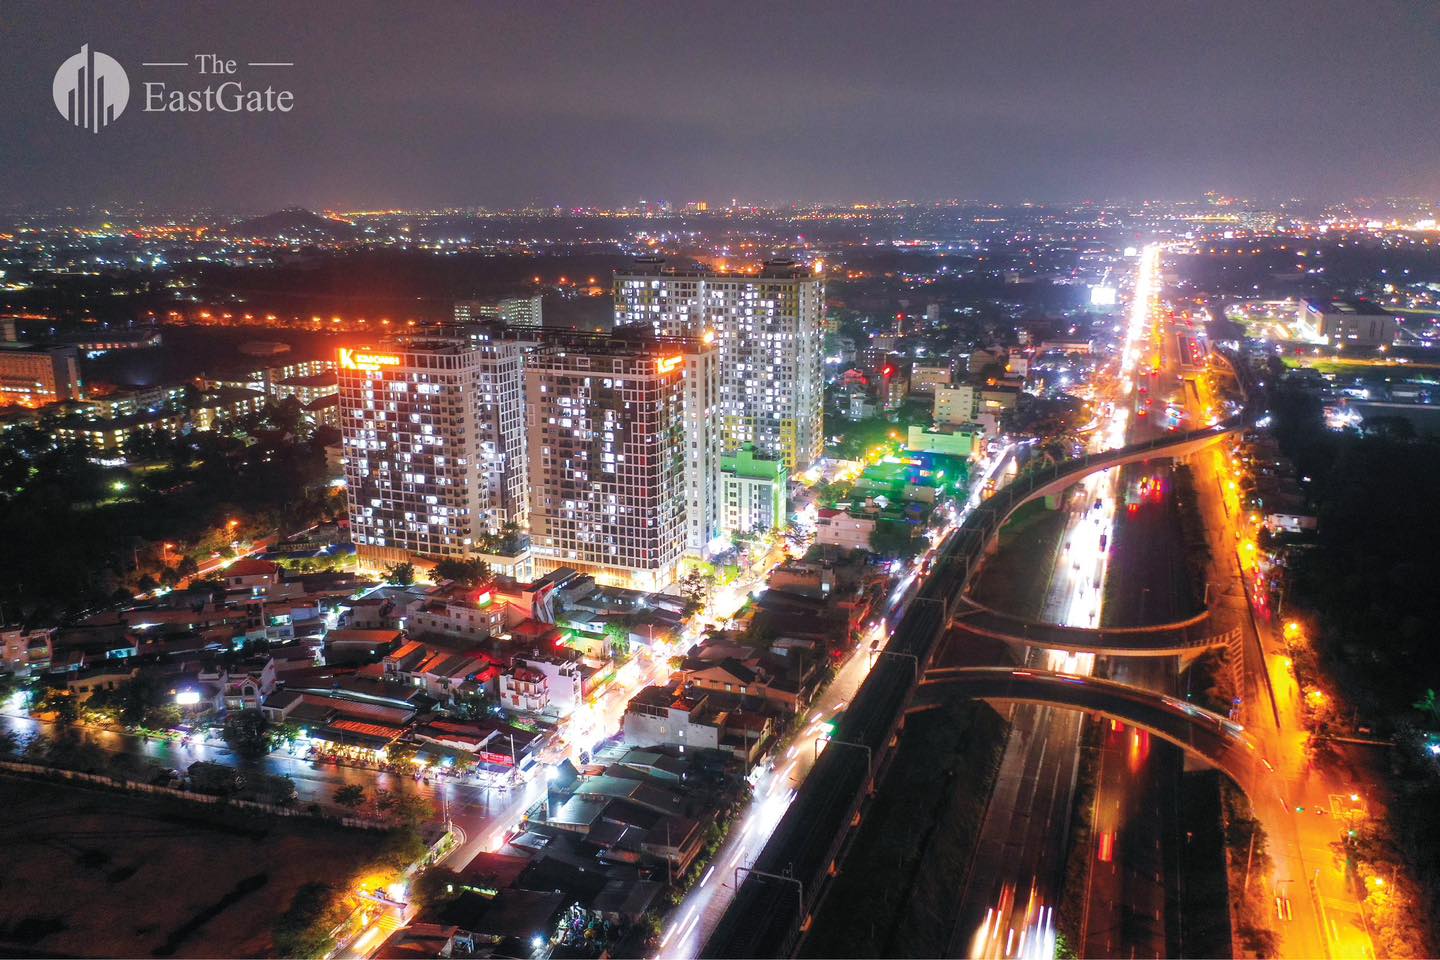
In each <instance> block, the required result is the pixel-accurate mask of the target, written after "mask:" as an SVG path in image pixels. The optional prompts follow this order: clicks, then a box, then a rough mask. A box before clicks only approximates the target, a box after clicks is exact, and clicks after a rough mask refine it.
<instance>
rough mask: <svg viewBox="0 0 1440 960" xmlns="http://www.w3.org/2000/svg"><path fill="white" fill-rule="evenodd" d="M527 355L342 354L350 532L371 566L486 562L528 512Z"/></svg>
mask: <svg viewBox="0 0 1440 960" xmlns="http://www.w3.org/2000/svg"><path fill="white" fill-rule="evenodd" d="M520 377H521V357H520V353H519V349H518V348H517V347H515V346H514V345H511V344H488V345H473V344H469V343H466V342H465V341H463V340H454V339H446V338H438V339H415V340H406V341H396V342H395V343H393V344H390V345H388V346H385V347H383V348H381V349H378V350H371V349H368V348H358V347H357V348H341V350H340V354H339V387H340V429H341V434H342V441H343V443H344V450H345V481H346V488H347V493H348V495H349V500H350V526H351V535H352V538H353V540H354V543H355V547H356V553H357V555H358V556H359V557H360V559H361V561H362V562H368V563H369V564H371V565H372V566H375V565H382V564H385V563H392V562H397V561H400V560H405V559H408V558H410V557H422V558H439V557H461V556H466V555H468V554H472V553H476V552H478V550H477V544H478V542H479V540H480V538H482V537H484V536H486V535H488V534H494V533H496V532H498V531H499V530H500V529H501V527H503V526H504V525H505V524H506V523H508V522H515V523H517V524H521V525H523V524H524V522H525V514H526V499H525V495H524V493H525V489H526V476H525V472H526V469H527V463H526V457H525V431H524V424H523V420H522V416H521V401H520V396H521V394H520V383H521V379H520Z"/></svg>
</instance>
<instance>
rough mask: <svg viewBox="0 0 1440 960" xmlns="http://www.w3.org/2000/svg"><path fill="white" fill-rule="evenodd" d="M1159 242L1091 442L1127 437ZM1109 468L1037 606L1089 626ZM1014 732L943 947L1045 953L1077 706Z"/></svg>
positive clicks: (1037, 658)
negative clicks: (1136, 370) (1075, 708)
mask: <svg viewBox="0 0 1440 960" xmlns="http://www.w3.org/2000/svg"><path fill="white" fill-rule="evenodd" d="M1157 268H1158V250H1156V249H1155V248H1153V247H1151V248H1147V250H1146V252H1145V254H1144V255H1143V256H1142V259H1141V264H1140V268H1139V270H1138V271H1137V274H1136V283H1135V290H1134V293H1133V296H1132V304H1131V308H1130V313H1129V321H1128V324H1127V329H1126V335H1125V341H1124V343H1123V344H1122V346H1121V353H1120V357H1119V360H1118V362H1117V364H1116V367H1117V369H1116V373H1115V375H1114V377H1113V378H1110V377H1106V378H1103V382H1101V383H1100V384H1099V385H1098V389H1097V390H1096V391H1095V396H1094V398H1093V399H1095V400H1097V401H1098V402H1100V403H1101V409H1102V411H1103V412H1102V413H1101V415H1100V416H1098V417H1097V422H1096V425H1095V427H1096V428H1095V429H1094V430H1093V432H1091V434H1090V438H1089V447H1090V450H1091V452H1099V451H1103V450H1107V449H1116V448H1119V447H1122V446H1124V445H1125V444H1126V443H1127V441H1128V440H1130V439H1141V438H1132V437H1131V433H1132V431H1131V429H1130V425H1131V421H1132V418H1131V416H1130V412H1129V411H1130V409H1131V408H1130V406H1129V405H1128V401H1129V397H1130V395H1131V393H1132V391H1133V376H1134V371H1135V369H1136V365H1137V363H1138V358H1139V356H1140V352H1141V349H1142V344H1143V343H1144V340H1145V337H1146V335H1147V331H1148V311H1149V305H1150V302H1151V299H1152V291H1153V286H1152V285H1153V282H1154V280H1155V279H1156V275H1157ZM1121 473H1122V471H1121V470H1118V469H1111V470H1106V471H1103V472H1100V473H1095V474H1092V475H1090V476H1087V477H1085V478H1084V479H1083V480H1082V481H1081V482H1080V483H1078V484H1077V485H1076V486H1075V487H1074V488H1073V489H1072V490H1070V491H1068V492H1067V493H1066V495H1065V498H1064V499H1063V500H1062V502H1061V505H1060V506H1061V509H1064V510H1065V511H1066V512H1067V518H1066V526H1065V532H1064V535H1063V536H1064V541H1063V544H1062V547H1061V549H1060V550H1059V552H1058V553H1057V555H1056V556H1055V557H1054V558H1053V560H1052V561H1051V562H1052V570H1051V573H1050V578H1049V584H1048V587H1047V590H1046V598H1045V602H1044V605H1043V608H1042V609H1041V610H1040V611H1039V616H1038V617H1037V618H1036V619H1037V620H1039V621H1042V622H1046V623H1054V624H1059V625H1062V626H1068V627H1085V628H1095V627H1098V626H1100V624H1101V622H1102V619H1101V618H1102V615H1103V605H1104V595H1105V583H1106V579H1107V576H1108V574H1109V567H1110V562H1111V554H1112V551H1111V550H1110V549H1109V546H1110V541H1111V540H1112V539H1113V537H1114V532H1115V515H1116V510H1117V509H1118V508H1119V505H1120V499H1121V498H1120V497H1119V493H1120V482H1119V481H1120V476H1121ZM1027 663H1030V664H1032V665H1035V666H1037V667H1043V668H1044V669H1046V670H1052V671H1061V672H1064V673H1066V674H1069V675H1075V676H1086V675H1088V674H1090V673H1091V672H1092V671H1093V670H1094V668H1095V657H1094V655H1093V654H1090V653H1081V652H1070V651H1064V650H1045V649H1040V648H1032V649H1031V650H1030V651H1029V653H1028V654H1027ZM1010 721H1011V725H1012V726H1011V732H1010V736H1009V739H1008V741H1007V743H1006V749H1005V753H1004V756H1003V757H1002V760H1001V765H1000V771H999V773H998V775H997V779H996V785H995V790H994V792H993V794H992V795H991V798H990V802H989V805H988V806H987V808H986V814H985V819H984V822H983V823H982V824H981V829H980V836H979V839H978V840H977V844H976V852H975V856H974V859H973V861H972V863H971V865H970V868H969V870H968V871H967V874H966V879H965V882H964V884H963V885H962V888H961V892H960V897H959V901H958V904H957V910H956V922H955V926H954V928H953V930H952V933H951V937H950V948H949V953H950V955H952V956H962V955H964V956H971V957H1031V956H1035V957H1038V956H1047V957H1048V956H1050V955H1052V954H1053V949H1054V941H1055V929H1054V908H1055V907H1056V905H1057V903H1058V900H1059V897H1060V893H1061V889H1062V887H1063V884H1064V874H1065V860H1066V855H1067V852H1068V850H1069V832H1070V826H1071V823H1070V819H1071V812H1072V808H1073V801H1074V792H1075V780H1076V775H1077V772H1078V766H1079V746H1080V737H1081V733H1082V730H1083V727H1084V722H1085V720H1084V717H1083V715H1081V714H1078V713H1076V712H1074V711H1070V710H1063V709H1055V708H1053V707H1049V706H1019V707H1015V708H1013V709H1012V710H1011V711H1010Z"/></svg>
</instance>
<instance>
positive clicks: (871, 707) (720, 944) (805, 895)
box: [701, 413, 1253, 957]
mask: <svg viewBox="0 0 1440 960" xmlns="http://www.w3.org/2000/svg"><path fill="white" fill-rule="evenodd" d="M1252 419H1253V417H1252V415H1251V414H1249V413H1245V414H1239V415H1236V416H1234V417H1231V418H1230V419H1228V420H1225V421H1222V422H1220V423H1218V424H1215V425H1213V426H1209V427H1203V428H1201V429H1198V430H1191V431H1188V432H1185V433H1177V434H1171V435H1168V436H1164V437H1160V438H1157V439H1155V440H1151V441H1147V442H1145V443H1139V444H1133V445H1131V446H1127V447H1121V448H1118V449H1114V450H1108V451H1104V452H1102V453H1095V454H1088V455H1086V456H1084V457H1078V458H1075V459H1072V460H1066V461H1062V462H1061V463H1058V464H1055V465H1053V466H1050V467H1046V468H1043V469H1040V470H1035V471H1031V472H1029V473H1025V474H1022V475H1021V476H1018V477H1017V478H1016V479H1015V480H1013V481H1011V482H1010V483H1009V484H1006V485H1005V486H1004V487H1002V488H1001V489H1000V490H998V491H996V493H995V494H994V495H993V496H991V497H990V498H989V499H988V500H985V501H983V502H982V503H980V504H979V505H978V506H976V507H975V508H974V510H973V511H972V512H971V513H970V514H969V515H968V516H967V517H966V518H965V521H964V522H963V523H962V524H961V525H960V526H959V527H958V528H956V529H955V530H954V531H952V532H951V533H950V534H949V536H947V537H946V539H945V541H944V543H943V544H942V545H941V548H940V551H939V552H938V555H937V557H936V561H935V563H934V565H933V567H932V569H931V571H930V574H929V575H928V576H927V578H926V580H925V582H924V585H923V586H922V587H921V588H920V590H919V592H918V594H917V595H916V598H915V600H914V602H913V603H911V605H910V607H909V609H908V611H907V612H906V614H905V616H904V617H903V618H902V619H901V620H900V622H899V623H898V624H897V625H896V627H895V629H894V630H893V631H892V633H891V635H890V639H889V642H888V643H887V644H886V646H885V648H884V650H883V652H882V653H881V656H880V659H879V660H878V661H877V662H876V663H875V666H874V667H873V668H872V669H871V671H870V675H869V676H868V677H867V679H866V681H865V683H864V684H863V685H862V686H861V688H860V690H859V691H858V692H857V693H856V695H855V698H854V699H853V700H852V701H851V703H850V706H849V708H848V709H847V710H846V712H845V714H844V716H843V717H842V719H841V721H840V725H839V729H838V730H836V731H835V736H834V739H833V740H832V741H831V742H830V743H829V745H828V746H827V747H826V749H825V752H824V753H823V754H821V756H820V758H819V760H818V761H817V762H816V764H815V766H814V768H813V769H812V770H811V772H810V775H809V777H807V778H806V780H805V782H804V784H803V785H802V786H801V787H800V789H799V790H798V792H797V793H796V795H795V798H794V800H793V801H792V802H791V804H790V806H789V808H788V809H787V811H786V813H785V815H784V816H783V817H782V818H781V820H780V823H779V824H778V825H777V826H776V828H775V831H774V833H773V834H772V835H771V837H770V842H769V843H767V844H766V845H765V848H764V849H763V850H762V851H761V852H760V854H759V856H758V857H757V858H756V860H755V862H754V864H753V865H752V867H751V869H750V870H749V871H748V872H746V873H745V874H744V876H743V878H737V879H739V883H740V886H739V889H738V890H737V892H736V894H735V897H734V899H733V900H732V901H731V904H730V907H729V909H728V910H727V911H726V913H725V915H724V916H723V917H722V918H721V920H720V922H719V924H718V925H717V926H716V928H715V930H714V932H713V933H712V934H711V936H710V938H709V940H708V941H706V943H705V947H704V949H703V950H702V951H701V956H704V957H780V956H790V955H791V954H793V953H794V951H795V949H796V948H797V946H798V944H799V941H800V938H801V937H802V936H803V932H804V931H805V930H806V929H808V927H809V922H810V916H811V914H812V912H813V910H814V909H815V906H816V904H817V903H818V902H819V900H820V898H821V897H822V896H823V893H824V889H825V883H826V881H827V879H828V878H829V877H830V876H831V875H833V874H834V873H835V872H836V871H837V870H838V868H839V863H840V860H841V858H842V857H843V855H844V851H845V847H846V844H847V843H848V841H849V839H850V836H851V831H852V829H853V828H854V827H856V826H858V825H859V823H860V818H861V816H862V815H863V807H864V803H865V800H866V798H867V797H868V796H869V794H870V792H871V791H872V790H873V787H874V784H875V782H876V781H877V780H878V779H879V778H880V777H881V775H882V774H883V772H884V770H885V767H886V765H887V764H888V762H889V759H890V755H891V750H892V748H893V747H894V745H895V743H896V742H898V735H899V732H900V728H901V725H902V723H903V722H904V716H905V713H906V711H907V710H908V709H909V708H910V706H911V701H912V697H913V695H914V693H915V690H916V687H917V685H918V684H919V683H920V680H921V677H922V675H924V674H925V673H926V671H927V669H928V668H929V665H930V661H931V658H932V657H933V655H934V653H935V649H936V647H937V646H938V641H939V639H940V637H941V636H942V634H943V633H944V631H945V628H946V627H947V625H948V624H949V622H950V617H951V613H952V612H959V610H960V609H961V604H962V603H963V601H962V597H963V595H964V593H965V592H966V590H967V589H968V588H969V585H970V580H971V577H972V576H973V574H974V573H975V571H977V570H978V569H979V567H980V565H981V563H982V562H983V559H984V556H985V553H986V551H987V550H988V549H989V548H990V546H991V544H993V543H994V542H995V539H996V537H997V535H998V534H999V531H1000V528H1001V527H1002V526H1004V524H1005V522H1006V521H1007V520H1008V519H1009V518H1010V517H1011V516H1012V515H1013V514H1014V513H1015V511H1016V510H1018V509H1019V508H1020V507H1021V506H1023V505H1024V504H1026V503H1029V502H1030V501H1032V500H1034V499H1036V498H1037V497H1043V496H1048V495H1051V494H1055V493H1059V492H1060V491H1062V490H1064V489H1065V488H1067V487H1068V486H1070V485H1071V484H1073V483H1075V482H1076V481H1078V480H1080V479H1082V478H1083V477H1085V476H1088V475H1089V474H1091V473H1094V472H1096V471H1099V470H1108V469H1109V468H1111V467H1118V466H1123V465H1125V464H1128V463H1142V462H1145V461H1147V460H1153V459H1157V458H1161V457H1166V458H1170V457H1184V456H1189V455H1190V454H1192V453H1195V452H1197V451H1199V450H1202V449H1204V448H1206V447H1208V446H1210V445H1211V444H1214V443H1217V442H1219V441H1220V440H1221V439H1222V438H1224V437H1225V436H1228V435H1230V434H1234V433H1238V432H1240V431H1243V430H1245V429H1246V428H1247V427H1248V426H1249V425H1250V423H1251V422H1252Z"/></svg>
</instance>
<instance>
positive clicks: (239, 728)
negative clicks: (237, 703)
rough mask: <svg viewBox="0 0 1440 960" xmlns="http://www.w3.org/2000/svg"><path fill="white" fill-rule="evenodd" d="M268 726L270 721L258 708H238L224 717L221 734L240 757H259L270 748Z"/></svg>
mask: <svg viewBox="0 0 1440 960" xmlns="http://www.w3.org/2000/svg"><path fill="white" fill-rule="evenodd" d="M269 728H270V721H269V720H266V719H265V715H264V714H263V713H261V712H260V711H259V710H240V711H238V712H236V713H232V714H230V715H229V716H228V717H226V718H225V728H224V730H223V731H222V732H221V736H222V737H224V739H225V742H226V743H228V744H229V745H230V749H232V750H234V751H235V752H236V753H238V754H240V755H241V756H242V757H261V756H264V755H265V754H266V753H267V752H268V751H269V749H270V737H269Z"/></svg>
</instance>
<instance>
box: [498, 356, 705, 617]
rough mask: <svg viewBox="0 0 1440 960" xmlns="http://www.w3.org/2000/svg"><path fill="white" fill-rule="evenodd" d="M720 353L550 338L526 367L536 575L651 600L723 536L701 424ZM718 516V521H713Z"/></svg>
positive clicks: (529, 358)
mask: <svg viewBox="0 0 1440 960" xmlns="http://www.w3.org/2000/svg"><path fill="white" fill-rule="evenodd" d="M714 358H715V350H714V348H713V347H712V346H711V345H709V344H706V343H704V342H702V341H701V340H698V339H686V338H671V337H659V338H654V337H649V336H642V335H629V334H625V333H621V334H617V335H597V334H580V333H573V334H568V333H567V334H552V335H549V336H547V337H546V338H545V340H544V341H543V342H542V343H541V344H540V345H539V346H538V347H537V348H536V349H535V350H533V351H532V352H531V353H530V354H529V356H528V357H527V359H526V366H525V411H526V423H527V432H528V435H529V456H530V470H529V476H530V534H531V546H532V550H533V552H534V559H535V566H536V570H537V572H544V571H547V570H553V569H555V568H557V567H573V568H575V569H577V570H580V571H582V572H584V573H588V574H591V575H593V576H595V577H596V578H597V579H599V580H602V581H604V582H609V583H615V584H620V585H624V586H629V587H634V588H636V589H641V590H655V589H659V588H662V587H664V586H666V585H667V584H669V583H671V582H672V581H673V580H674V579H675V575H676V568H677V566H678V564H679V561H680V558H681V556H682V555H684V554H685V553H686V551H687V548H689V546H690V545H691V544H692V542H699V543H700V544H703V543H704V542H705V541H706V540H708V539H709V538H710V537H711V536H713V535H714V534H716V533H718V524H719V518H718V511H719V505H718V486H719V472H718V471H719V464H718V459H717V458H714V457H712V456H711V455H710V453H709V451H710V450H712V449H713V446H712V445H711V441H710V440H709V439H708V433H709V431H708V429H707V424H706V422H705V419H704V415H703V411H704V409H705V400H706V397H705V393H706V392H707V390H708V389H710V388H707V386H706V384H707V382H708V383H709V384H711V387H713V376H714V374H713V372H711V371H713V368H714ZM707 518H713V519H707Z"/></svg>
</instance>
